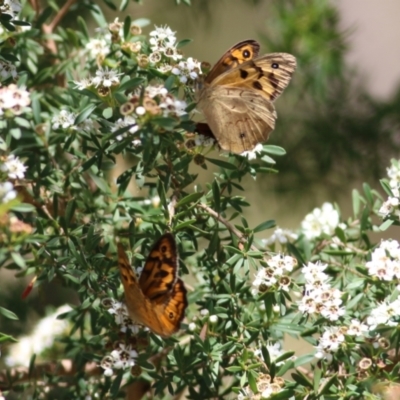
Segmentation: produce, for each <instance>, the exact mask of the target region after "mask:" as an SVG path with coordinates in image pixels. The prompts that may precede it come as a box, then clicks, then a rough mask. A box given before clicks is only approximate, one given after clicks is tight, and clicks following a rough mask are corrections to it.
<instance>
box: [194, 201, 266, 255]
mask: <svg viewBox="0 0 400 400" xmlns="http://www.w3.org/2000/svg"><path fill="white" fill-rule="evenodd" d="M197 207H199V208H202V209H203V210H205V211H207V212H208V213H209V214H210V215H211V216H212V217H213V218H215V219H216V220H218V221H219V222H221V223H222V224H224V225H225V226H226V227H227V228H228V229H229V230H230V231H231V232H232V233H233V234H234V235H236V236H237V238H238V239H239V242H240V243H243V244H244V243H246V242H247V237H246V236H245V235H243V234H242V232H240V231H239V230H238V229H236V228H235V227H234V226H233V225H232V224H231V223H230V222H229V221H227V220H226V219H225V218H223V217H222V216H221V214H218V213H217V212H216V211H214V210H213V209H212V208H210V207H208V206H206V205H205V204H202V203H198V204H197ZM250 248H251V250H253V251H259V250H258V249H257V247H256V246H254V245H253V244H252V245H251V246H250Z"/></svg>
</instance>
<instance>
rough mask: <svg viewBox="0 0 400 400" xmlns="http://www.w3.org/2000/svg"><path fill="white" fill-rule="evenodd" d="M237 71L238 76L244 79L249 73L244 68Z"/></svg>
mask: <svg viewBox="0 0 400 400" xmlns="http://www.w3.org/2000/svg"><path fill="white" fill-rule="evenodd" d="M239 71H240V77H241V78H242V79H246V78H247V76H248V75H249V73H248V72H247V71H245V70H244V69H240V70H239Z"/></svg>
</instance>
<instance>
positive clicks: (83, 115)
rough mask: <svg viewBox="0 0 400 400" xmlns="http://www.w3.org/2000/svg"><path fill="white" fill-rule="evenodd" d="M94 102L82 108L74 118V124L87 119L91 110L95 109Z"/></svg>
mask: <svg viewBox="0 0 400 400" xmlns="http://www.w3.org/2000/svg"><path fill="white" fill-rule="evenodd" d="M96 107H97V106H96V105H95V104H89V105H88V106H87V107H86V108H84V109H83V110H82V111H81V112H80V113H79V114H78V115H77V116H76V118H75V122H74V123H75V125H79V124H80V123H81V122H83V121H85V120H87V119H88V118H89V116H90V114H92V112H93V111H94V110H95V109H96Z"/></svg>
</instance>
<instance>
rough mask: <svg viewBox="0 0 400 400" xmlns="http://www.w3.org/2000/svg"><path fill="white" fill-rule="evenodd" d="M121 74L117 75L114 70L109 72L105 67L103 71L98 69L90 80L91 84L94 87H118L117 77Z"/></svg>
mask: <svg viewBox="0 0 400 400" xmlns="http://www.w3.org/2000/svg"><path fill="white" fill-rule="evenodd" d="M120 75H122V74H118V73H117V72H116V71H114V70H109V69H108V68H107V67H106V68H105V69H103V68H101V67H100V68H99V69H98V70H97V71H96V76H95V77H94V78H92V83H93V85H95V86H96V87H98V86H100V85H101V86H104V87H111V86H116V85H119V76H120Z"/></svg>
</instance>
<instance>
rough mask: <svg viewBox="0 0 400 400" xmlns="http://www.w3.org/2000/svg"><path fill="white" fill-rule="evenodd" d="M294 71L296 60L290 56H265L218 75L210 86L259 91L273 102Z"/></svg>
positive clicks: (285, 54)
mask: <svg viewBox="0 0 400 400" xmlns="http://www.w3.org/2000/svg"><path fill="white" fill-rule="evenodd" d="M295 69H296V59H295V58H294V57H293V56H292V55H291V54H287V53H272V54H266V55H264V56H261V57H258V58H256V59H255V60H250V61H247V62H245V63H244V64H241V65H239V66H237V67H236V68H234V69H233V70H231V71H229V72H225V73H223V74H222V75H219V76H218V77H217V78H216V79H215V80H214V81H213V82H212V85H222V86H236V87H242V88H248V89H251V90H256V91H260V92H262V93H264V94H265V96H266V97H267V98H268V100H270V101H274V100H276V99H277V98H278V97H279V96H280V95H281V94H282V92H283V90H284V89H285V88H286V87H287V85H288V84H289V82H290V79H291V78H292V75H293V72H294V70H295Z"/></svg>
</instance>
